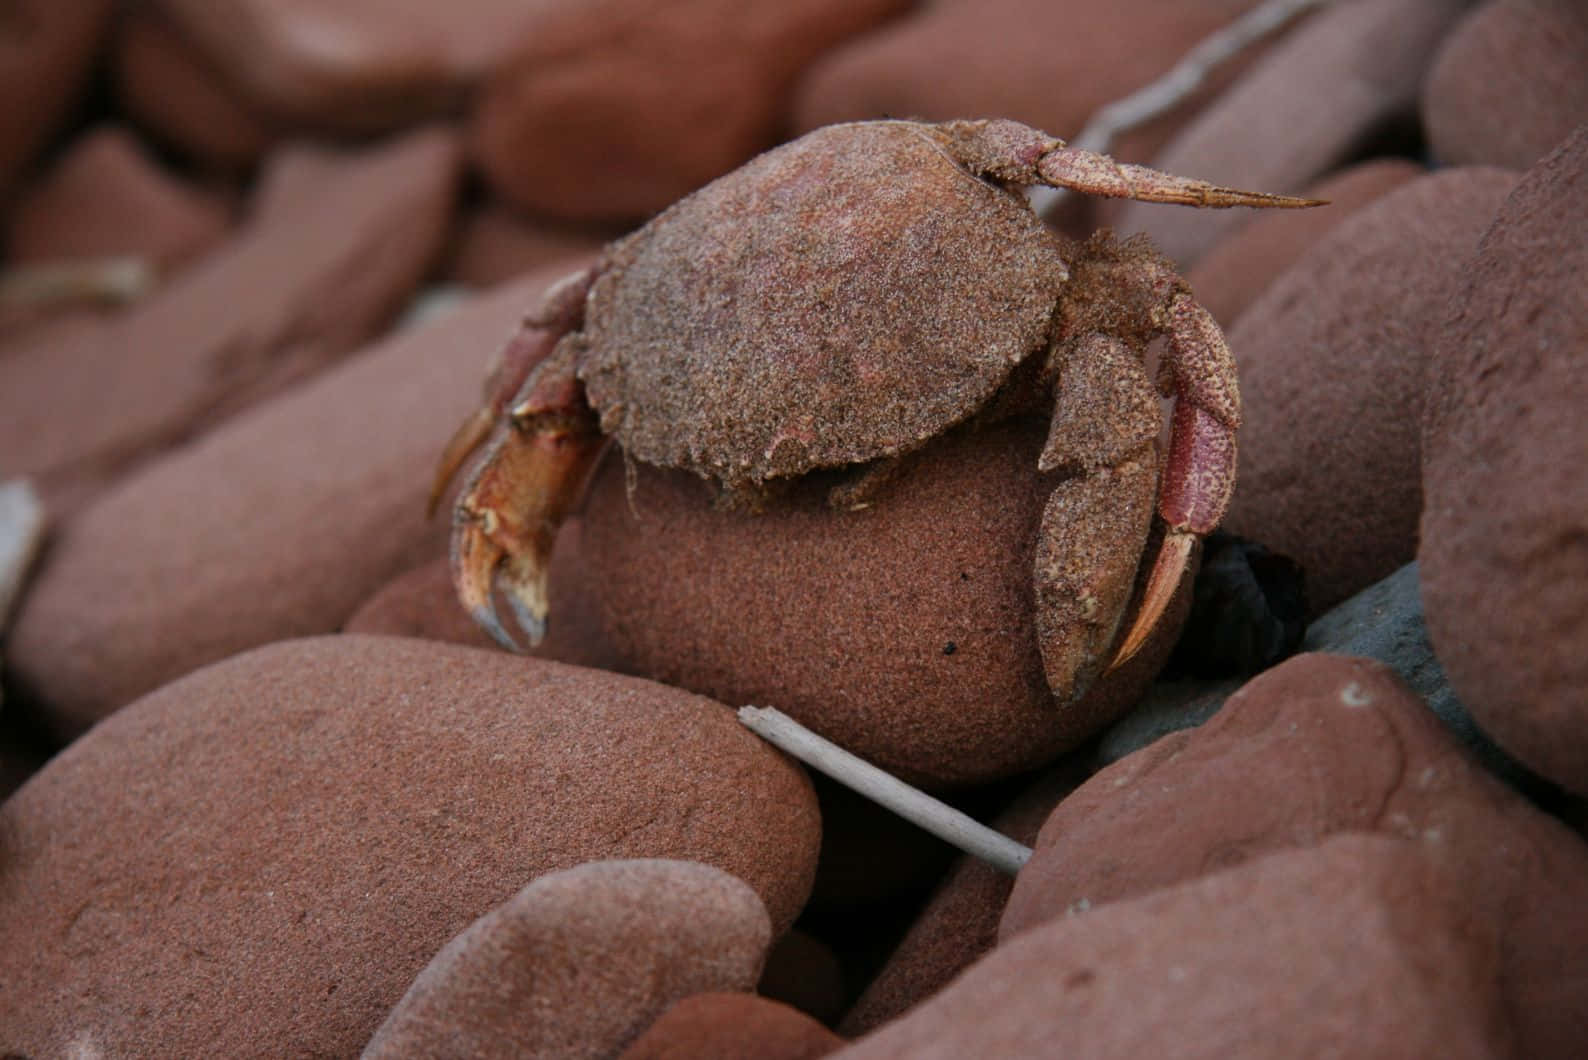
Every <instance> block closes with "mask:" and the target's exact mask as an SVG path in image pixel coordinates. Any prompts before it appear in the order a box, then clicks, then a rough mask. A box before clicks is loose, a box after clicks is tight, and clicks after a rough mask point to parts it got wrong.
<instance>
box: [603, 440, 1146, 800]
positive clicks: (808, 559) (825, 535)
mask: <svg viewBox="0 0 1588 1060" xmlns="http://www.w3.org/2000/svg"><path fill="white" fill-rule="evenodd" d="M1046 431H1047V425H1046V424H1045V423H1042V422H1038V421H1034V420H1022V421H1019V422H1018V423H1012V424H1010V423H1006V424H1003V425H1000V426H997V427H993V428H989V429H987V431H986V432H985V433H984V434H976V433H971V432H957V433H955V434H951V435H949V436H947V437H946V438H944V439H943V440H942V441H940V442H939V443H938V444H937V445H935V446H934V450H933V452H932V453H931V454H922V455H921V456H919V457H918V458H916V459H914V460H912V461H911V462H910V464H908V465H907V466H906V469H905V470H904V471H903V472H902V473H901V475H900V476H899V477H898V478H897V479H896V480H895V481H893V482H891V483H889V486H888V490H887V493H886V495H884V496H879V497H878V498H877V499H876V500H875V502H874V503H872V504H871V505H870V506H869V507H867V508H865V509H864V510H861V511H856V512H835V511H833V510H831V509H830V508H829V507H828V506H827V504H826V499H825V494H826V489H825V485H824V484H822V483H817V486H818V487H819V488H817V489H809V488H807V489H805V490H804V491H803V495H800V494H796V495H795V496H794V497H793V498H791V499H790V500H789V501H788V502H786V503H782V504H780V507H779V509H778V510H775V511H768V512H764V513H762V514H760V515H748V514H743V513H731V512H718V511H713V510H712V501H711V496H710V493H709V491H708V490H707V489H706V488H705V487H704V485H703V484H702V483H701V482H699V481H698V480H697V479H695V478H694V477H693V476H691V475H688V474H687V473H683V472H672V473H664V472H659V471H656V470H654V469H650V468H646V467H644V466H639V467H637V468H636V478H635V483H634V486H633V489H632V492H631V491H630V488H629V486H628V484H627V483H626V481H625V469H624V467H623V463H622V461H620V460H609V461H607V462H606V463H605V464H604V465H603V467H602V468H601V469H600V470H599V471H598V472H597V474H596V477H595V479H594V481H593V483H592V485H591V492H590V497H589V502H588V506H587V509H586V515H585V522H584V537H583V541H584V544H585V547H586V548H587V550H588V556H589V559H590V564H591V576H592V580H593V582H594V584H595V586H596V593H597V597H598V599H599V600H600V602H601V608H602V617H603V621H604V623H605V625H606V628H607V632H608V635H609V636H610V638H611V640H612V644H613V646H614V648H615V649H616V650H617V652H618V655H619V657H620V658H622V659H623V660H624V662H625V665H626V666H628V667H630V668H632V669H633V671H634V672H637V673H644V674H648V675H651V676H654V677H655V678H656V679H658V680H662V681H665V682H667V683H669V684H677V685H679V686H681V687H684V688H693V689H696V690H698V691H701V692H702V693H704V694H709V695H713V696H715V697H716V698H719V699H722V700H723V701H724V702H728V703H734V704H745V703H754V704H757V705H763V706H775V707H777V708H778V709H779V710H782V711H784V712H785V713H788V714H790V715H792V716H794V717H796V718H798V719H799V720H800V721H802V722H803V723H804V724H806V725H809V726H811V727H812V728H814V729H816V730H817V731H818V732H820V733H822V734H823V735H824V736H826V737H827V738H828V739H831V740H833V741H834V742H836V743H838V744H839V745H840V746H843V747H846V748H848V749H850V750H852V751H853V752H854V753H856V754H860V755H862V756H864V757H867V758H869V759H871V760H872V761H875V762H876V763H877V764H879V765H882V766H883V767H884V768H888V769H892V770H898V771H902V772H904V773H905V774H906V775H909V776H912V777H914V778H916V779H922V780H926V781H928V782H930V783H932V784H936V785H944V784H963V783H967V782H970V781H973V780H986V779H991V778H994V777H997V776H1001V775H1007V774H1010V773H1014V772H1018V771H1020V770H1022V769H1030V768H1034V767H1036V766H1039V765H1041V764H1043V763H1044V762H1046V761H1049V760H1051V759H1052V758H1053V757H1054V756H1055V755H1057V754H1058V753H1059V752H1060V751H1062V750H1064V749H1065V748H1066V747H1069V746H1073V745H1074V744H1076V743H1078V742H1079V741H1081V740H1082V739H1084V738H1085V737H1086V736H1087V735H1089V734H1090V733H1092V732H1094V731H1096V729H1097V728H1098V727H1100V726H1101V725H1103V724H1105V723H1106V722H1107V721H1109V720H1111V719H1112V717H1114V716H1116V715H1117V714H1118V713H1119V712H1120V711H1121V710H1123V709H1124V708H1125V707H1126V706H1128V705H1129V703H1130V702H1131V701H1132V700H1133V698H1134V696H1135V695H1136V694H1139V692H1140V690H1141V689H1142V688H1143V687H1145V682H1146V679H1147V678H1148V676H1150V675H1149V671H1150V670H1151V669H1152V668H1153V666H1154V665H1155V663H1154V660H1161V657H1162V656H1161V654H1159V653H1162V652H1166V651H1167V648H1168V645H1167V644H1166V643H1162V642H1161V641H1160V643H1159V644H1158V645H1156V646H1149V647H1148V648H1146V649H1144V650H1143V653H1142V654H1141V655H1138V656H1137V657H1136V660H1133V662H1132V664H1131V665H1130V666H1127V667H1125V668H1122V669H1120V670H1118V671H1116V672H1115V674H1114V676H1113V677H1112V678H1110V679H1107V680H1105V681H1103V682H1100V683H1099V685H1098V686H1097V688H1096V689H1095V690H1094V692H1093V693H1090V694H1088V696H1087V697H1086V698H1084V699H1083V700H1082V701H1081V702H1080V703H1078V704H1073V705H1071V706H1070V707H1067V708H1065V709H1062V710H1060V709H1056V708H1055V706H1054V699H1053V695H1052V693H1051V692H1050V691H1049V689H1048V685H1047V681H1046V678H1045V676H1044V672H1043V668H1042V659H1041V657H1040V655H1039V653H1038V648H1037V634H1036V626H1035V617H1034V614H1033V606H1032V603H1031V601H1032V598H1033V589H1032V582H1033V575H1032V568H1033V562H1034V553H1035V550H1036V545H1037V542H1036V535H1037V525H1038V520H1039V518H1040V515H1041V511H1042V505H1043V504H1045V503H1046V502H1047V499H1048V494H1049V492H1050V491H1051V489H1052V484H1051V479H1047V480H1045V478H1044V476H1042V475H1040V474H1038V472H1037V470H1036V456H1037V452H1038V451H1039V450H1040V448H1041V446H1042V443H1043V440H1044V438H1045V435H1046ZM704 557H710V562H709V563H702V559H703V558H704Z"/></svg>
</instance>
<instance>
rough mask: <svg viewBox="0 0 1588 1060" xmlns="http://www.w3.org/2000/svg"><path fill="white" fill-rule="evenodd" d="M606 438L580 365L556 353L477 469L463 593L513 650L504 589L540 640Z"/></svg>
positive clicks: (463, 543)
mask: <svg viewBox="0 0 1588 1060" xmlns="http://www.w3.org/2000/svg"><path fill="white" fill-rule="evenodd" d="M604 442H605V438H604V437H603V436H602V434H601V431H600V427H599V424H598V421H597V418H596V415H595V413H594V412H592V411H591V410H590V408H589V406H588V405H587V404H586V403H585V401H584V391H583V388H582V387H581V386H580V384H579V383H578V381H577V380H576V379H575V378H574V377H573V373H572V371H571V369H569V367H568V366H567V365H565V364H563V363H562V361H561V359H560V358H556V357H553V358H552V359H551V360H549V361H547V362H546V363H545V364H543V365H542V366H541V368H540V369H539V370H537V371H536V373H535V374H534V375H532V376H531V377H530V379H529V381H528V383H526V384H525V387H524V390H523V392H522V393H521V394H520V396H519V400H518V402H517V403H516V404H515V405H514V406H513V407H512V408H511V409H509V410H508V413H507V417H506V428H505V429H504V430H503V431H502V432H501V434H500V436H499V437H497V439H496V440H495V441H494V442H493V443H492V444H491V446H490V447H489V448H488V449H487V450H486V452H485V456H484V457H483V458H482V459H481V461H480V463H479V465H478V466H477V467H476V468H475V469H474V472H473V474H472V475H471V476H470V478H469V481H468V484H467V485H466V486H465V487H464V489H463V493H462V495H461V496H460V497H459V498H458V503H457V506H456V507H455V508H454V509H453V517H452V524H453V525H452V579H453V585H454V587H455V588H456V589H457V593H458V599H459V600H460V601H461V602H462V604H463V606H464V608H465V609H466V610H467V611H468V612H469V614H470V615H472V616H473V617H474V620H475V621H476V622H478V623H479V624H480V626H481V628H483V629H484V630H485V631H486V632H488V633H489V634H490V635H491V636H492V637H493V638H494V639H495V640H496V641H497V642H498V643H499V644H501V645H502V646H503V647H504V648H507V649H508V650H510V651H521V650H523V649H522V647H521V646H520V645H519V643H518V641H517V640H516V638H514V637H513V636H512V635H511V634H510V633H508V631H507V629H506V627H505V626H503V624H502V622H501V620H500V619H499V618H497V615H496V607H495V590H496V589H498V588H499V589H500V590H501V592H502V595H503V597H504V598H505V599H506V600H507V603H508V605H509V606H510V607H511V608H512V610H513V614H514V617H515V618H516V619H517V625H518V627H519V628H520V629H521V630H522V631H523V632H524V634H525V636H526V637H528V639H529V643H530V645H531V646H533V645H535V644H538V643H539V642H540V639H541V638H542V636H544V635H545V630H546V614H547V611H548V600H547V595H546V577H547V570H548V568H549V566H550V562H551V550H552V544H553V542H554V541H555V540H556V537H557V529H558V527H560V526H561V525H562V523H563V520H564V519H566V518H567V517H568V514H569V512H570V511H571V510H572V508H573V506H574V504H575V503H576V501H577V500H578V498H579V494H580V491H581V489H582V486H583V483H584V480H585V477H586V476H587V474H588V473H589V470H590V467H591V466H592V464H594V462H595V459H596V457H597V456H598V455H599V454H600V452H601V448H602V445H603V444H604Z"/></svg>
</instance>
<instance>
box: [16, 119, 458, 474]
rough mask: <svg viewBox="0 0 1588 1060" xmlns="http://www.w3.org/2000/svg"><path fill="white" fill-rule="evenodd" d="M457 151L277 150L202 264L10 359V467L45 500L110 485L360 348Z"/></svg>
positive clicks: (454, 167) (446, 208)
mask: <svg viewBox="0 0 1588 1060" xmlns="http://www.w3.org/2000/svg"><path fill="white" fill-rule="evenodd" d="M458 162H459V156H458V149H457V143H456V140H455V139H454V138H453V137H452V136H451V135H450V134H448V133H446V132H445V131H442V130H438V129H430V130H424V131H419V132H415V133H412V134H410V135H408V136H406V137H404V138H402V139H401V140H398V141H396V142H394V143H391V144H385V145H381V146H377V147H372V148H367V149H364V150H361V151H352V152H343V153H332V152H323V151H319V150H316V149H312V148H297V149H294V150H292V151H289V152H286V153H284V154H283V155H281V156H279V158H278V159H277V161H276V164H275V165H273V166H272V167H271V169H270V171H269V173H267V174H266V176H265V178H264V179H263V181H262V182H261V185H260V188H259V191H258V192H257V193H256V196H255V200H254V202H253V204H252V207H253V209H252V210H251V213H250V218H249V220H248V222H247V223H245V224H244V225H243V226H242V227H241V228H239V229H238V230H237V232H236V234H235V235H234V237H233V238H232V239H231V240H230V241H228V242H227V243H226V245H224V246H223V247H220V248H218V249H217V250H216V251H215V252H214V253H212V254H211V255H209V256H208V257H207V258H206V260H205V261H204V262H203V263H202V266H201V267H197V268H194V269H190V270H187V271H185V272H183V273H182V274H181V275H180V276H179V277H178V278H177V279H176V280H175V281H174V282H172V283H171V284H169V285H167V286H166V287H164V288H163V289H162V290H161V291H160V292H159V294H158V295H157V296H156V297H153V298H151V299H149V300H148V301H146V302H144V303H142V304H140V305H138V306H136V307H134V308H132V309H130V310H128V311H127V312H126V313H124V314H121V315H119V316H117V317H115V318H113V319H111V320H109V321H107V322H106V323H104V324H103V325H101V326H99V327H96V328H91V329H85V330H84V331H82V332H81V333H75V334H73V335H71V336H69V337H67V338H66V339H64V340H62V341H41V342H38V343H33V344H29V345H27V346H26V347H24V348H21V349H16V350H12V351H11V352H10V353H9V354H8V355H7V356H6V357H4V358H0V411H3V413H4V414H3V415H0V475H9V474H28V475H33V476H38V478H39V485H40V488H41V491H42V492H44V493H45V495H46V499H47V500H48V499H50V497H49V494H50V493H51V492H63V493H74V494H76V493H81V492H83V491H88V490H92V489H97V488H101V487H103V486H104V485H105V484H106V483H108V481H109V480H110V479H111V478H112V477H113V476H115V475H117V474H119V473H121V472H123V471H124V470H126V469H128V468H130V467H131V466H133V465H134V464H135V463H138V462H140V461H144V460H147V459H149V458H151V457H153V456H156V455H157V454H159V453H160V452H162V451H163V450H167V449H170V448H173V447H175V446H177V445H179V444H180V443H182V442H183V441H186V440H188V439H191V438H193V437H195V436H196V435H197V434H199V433H200V432H202V431H204V430H207V429H209V428H212V427H214V426H216V425H217V424H218V423H219V422H221V420H222V419H224V418H225V417H226V416H228V415H230V414H232V413H235V412H236V411H238V410H239V409H241V408H243V407H245V406H247V405H250V404H254V403H257V402H258V401H259V400H261V399H262V398H264V397H267V396H270V395H272V394H274V393H276V392H278V391H280V390H282V389H283V388H285V387H286V386H287V385H289V384H291V383H296V382H299V381H301V380H303V379H305V378H306V377H308V376H309V375H312V374H313V373H315V372H317V371H319V370H321V369H323V368H324V367H326V365H327V364H329V363H331V362H332V361H334V360H336V359H337V358H340V357H342V356H344V355H346V354H347V353H349V352H350V351H352V350H354V349H356V348H357V347H358V346H359V345H360V344H362V343H363V342H365V341H366V340H367V339H369V338H370V337H371V336H372V335H373V334H375V333H376V332H377V331H378V330H379V329H380V328H381V327H382V326H384V325H385V324H386V323H387V322H388V321H389V320H390V319H391V316H392V315H393V314H394V313H395V312H396V311H397V309H398V308H399V307H400V306H401V305H402V304H403V303H404V302H405V301H406V300H407V298H408V296H409V294H410V293H411V292H412V290H413V287H414V285H415V284H416V283H417V282H418V280H419V278H420V277H421V276H422V275H423V273H424V271H425V269H426V268H427V267H428V266H429V265H430V263H431V261H432V260H433V259H434V257H435V256H436V254H438V253H439V252H440V250H441V246H442V239H443V237H444V235H445V229H446V224H447V221H448V219H449V218H450V217H451V214H452V198H453V191H454V185H455V182H456V179H457V175H458ZM85 400H89V401H91V402H92V404H91V407H93V408H94V410H95V411H94V414H93V415H85V414H83V412H82V409H83V403H84V401H85Z"/></svg>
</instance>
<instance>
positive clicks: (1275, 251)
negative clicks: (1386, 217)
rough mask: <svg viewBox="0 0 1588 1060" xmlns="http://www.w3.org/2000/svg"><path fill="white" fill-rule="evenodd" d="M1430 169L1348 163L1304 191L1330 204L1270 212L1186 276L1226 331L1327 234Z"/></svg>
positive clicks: (1401, 162)
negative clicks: (1276, 280)
mask: <svg viewBox="0 0 1588 1060" xmlns="http://www.w3.org/2000/svg"><path fill="white" fill-rule="evenodd" d="M1425 173H1427V170H1426V169H1424V168H1423V167H1422V166H1421V165H1419V164H1417V163H1416V162H1413V161H1411V160H1410V159H1404V158H1379V159H1374V160H1372V161H1370V162H1362V163H1360V164H1358V165H1354V166H1349V167H1347V168H1346V169H1343V170H1340V171H1339V172H1338V173H1334V174H1332V175H1330V176H1329V177H1326V178H1325V179H1323V180H1321V181H1319V182H1317V183H1316V184H1312V185H1309V186H1308V187H1307V188H1305V189H1304V190H1303V191H1302V193H1301V194H1302V195H1303V196H1305V197H1307V198H1309V199H1323V200H1325V201H1326V202H1327V203H1328V205H1327V206H1325V207H1321V208H1318V209H1314V210H1270V211H1268V212H1267V213H1263V214H1260V215H1258V216H1257V217H1254V218H1253V219H1252V220H1251V221H1250V222H1249V223H1248V224H1246V225H1245V226H1244V227H1243V228H1241V229H1240V231H1238V232H1236V233H1235V234H1234V235H1232V236H1230V237H1229V238H1228V239H1226V240H1224V241H1223V242H1222V243H1219V244H1218V245H1217V246H1215V247H1214V248H1213V249H1212V250H1210V251H1209V252H1208V253H1207V254H1205V255H1204V256H1203V257H1202V258H1201V259H1200V260H1198V261H1197V263H1196V266H1195V267H1194V268H1192V269H1190V270H1189V271H1188V272H1187V273H1186V274H1185V278H1186V282H1187V283H1189V284H1190V285H1191V289H1192V290H1193V291H1195V292H1196V298H1197V301H1198V302H1201V303H1202V305H1203V306H1204V307H1205V308H1206V309H1207V311H1208V312H1210V313H1212V314H1213V318H1214V319H1215V320H1217V321H1218V322H1219V324H1220V325H1221V326H1222V327H1223V328H1224V329H1225V330H1226V331H1228V330H1229V329H1230V328H1231V327H1232V326H1233V325H1234V324H1235V321H1236V320H1238V319H1239V318H1240V315H1241V314H1242V313H1243V312H1245V311H1246V308H1247V307H1248V306H1249V305H1251V304H1252V302H1254V301H1256V300H1257V298H1258V296H1260V295H1261V294H1262V293H1263V292H1264V291H1265V290H1267V289H1268V286H1269V284H1271V283H1273V282H1274V280H1275V279H1276V278H1277V277H1279V276H1282V275H1284V273H1285V270H1286V269H1288V268H1290V266H1292V265H1294V264H1295V263H1296V261H1297V260H1298V259H1299V258H1301V257H1302V255H1304V254H1305V253H1306V252H1307V251H1308V250H1310V249H1312V247H1313V245H1314V244H1316V243H1317V242H1318V241H1319V240H1320V239H1322V238H1323V237H1324V236H1325V235H1327V234H1328V233H1329V232H1331V231H1333V230H1334V228H1335V227H1336V226H1337V225H1339V224H1340V223H1341V222H1342V221H1344V220H1345V219H1346V218H1347V217H1350V216H1351V215H1352V214H1354V213H1355V212H1356V211H1357V210H1360V209H1361V208H1362V207H1364V206H1366V205H1367V204H1368V203H1371V202H1373V201H1375V200H1377V199H1379V198H1381V197H1382V196H1384V195H1385V194H1386V193H1388V192H1391V191H1393V190H1395V189H1396V188H1398V187H1400V186H1401V185H1402V184H1405V183H1406V182H1407V181H1409V180H1413V179H1415V178H1417V177H1419V176H1422V175H1424V174H1425Z"/></svg>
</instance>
